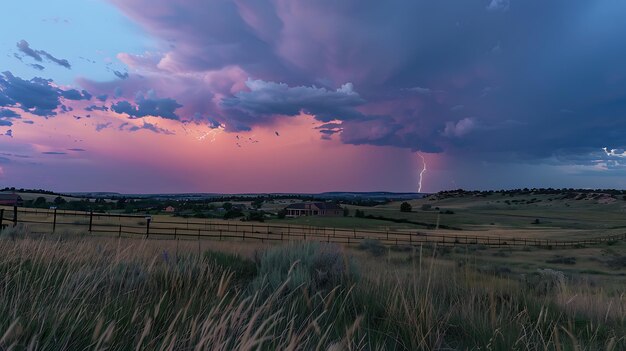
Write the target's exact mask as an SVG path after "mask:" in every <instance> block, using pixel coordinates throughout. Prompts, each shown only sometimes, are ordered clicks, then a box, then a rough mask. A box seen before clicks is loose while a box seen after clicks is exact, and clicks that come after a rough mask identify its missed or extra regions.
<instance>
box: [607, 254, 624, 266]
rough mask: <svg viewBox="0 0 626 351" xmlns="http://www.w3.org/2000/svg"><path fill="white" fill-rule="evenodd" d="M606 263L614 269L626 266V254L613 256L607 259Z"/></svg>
mask: <svg viewBox="0 0 626 351" xmlns="http://www.w3.org/2000/svg"><path fill="white" fill-rule="evenodd" d="M606 265H607V266H609V267H611V268H614V269H620V268H626V256H616V257H612V258H610V259H608V260H607V261H606Z"/></svg>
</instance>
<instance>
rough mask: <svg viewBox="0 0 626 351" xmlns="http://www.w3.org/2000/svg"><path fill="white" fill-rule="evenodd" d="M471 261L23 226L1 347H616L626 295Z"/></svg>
mask: <svg viewBox="0 0 626 351" xmlns="http://www.w3.org/2000/svg"><path fill="white" fill-rule="evenodd" d="M616 245H617V246H619V245H622V244H615V245H613V246H612V247H615V246H616ZM622 249H623V248H622ZM476 252H480V250H478V251H474V252H473V253H472V252H471V251H468V252H464V253H461V252H458V253H457V252H451V253H444V252H441V250H439V249H438V248H437V247H419V248H412V249H410V250H408V249H399V248H395V249H393V250H392V249H391V248H385V247H383V246H381V245H380V244H379V243H377V242H376V241H364V242H362V243H361V245H360V246H359V247H355V248H350V247H342V246H339V245H333V244H324V243H314V242H306V243H291V244H282V245H273V244H261V243H253V242H216V241H197V242H192V241H183V240H176V241H173V240H145V239H129V238H121V239H111V238H99V237H90V236H86V235H75V236H68V235H67V234H66V235H63V236H62V235H50V236H45V237H34V236H32V235H29V233H28V228H27V227H23V226H18V227H16V228H11V229H7V230H5V231H4V232H3V234H2V240H0V277H2V282H1V283H2V284H1V285H0V301H1V302H0V315H2V316H3V318H1V319H0V335H1V338H0V347H2V349H26V350H77V349H96V350H104V349H107V350H131V349H134V350H199V349H211V350H231V349H238V350H241V349H254V350H256V349H260V350H275V349H285V350H311V349H317V350H622V349H624V348H625V347H626V338H625V335H626V324H625V323H626V295H625V294H624V291H623V285H620V284H611V282H610V279H607V280H606V282H604V281H599V280H594V279H587V278H583V277H581V276H578V275H576V274H571V273H567V272H562V271H559V270H555V269H549V268H547V269H546V268H543V269H540V270H535V271H534V272H532V273H529V274H517V273H516V272H514V271H511V270H505V269H503V268H502V267H505V266H502V265H500V266H493V267H491V268H485V267H482V266H481V265H477V264H474V263H472V262H471V257H475V258H478V257H480V254H476ZM468 258H469V259H468ZM622 271H623V270H622Z"/></svg>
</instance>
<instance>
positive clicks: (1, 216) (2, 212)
mask: <svg viewBox="0 0 626 351" xmlns="http://www.w3.org/2000/svg"><path fill="white" fill-rule="evenodd" d="M3 219H4V208H0V231H2V220H3Z"/></svg>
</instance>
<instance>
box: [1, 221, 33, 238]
mask: <svg viewBox="0 0 626 351" xmlns="http://www.w3.org/2000/svg"><path fill="white" fill-rule="evenodd" d="M28 235H30V229H29V228H28V226H27V225H25V224H23V223H18V224H17V225H16V226H8V227H6V228H5V229H2V231H1V232H0V239H11V240H16V239H24V238H25V237H27V236H28Z"/></svg>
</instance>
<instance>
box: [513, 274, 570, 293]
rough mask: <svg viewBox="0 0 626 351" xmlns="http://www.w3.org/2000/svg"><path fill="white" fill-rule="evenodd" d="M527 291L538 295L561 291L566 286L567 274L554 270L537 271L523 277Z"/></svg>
mask: <svg viewBox="0 0 626 351" xmlns="http://www.w3.org/2000/svg"><path fill="white" fill-rule="evenodd" d="M522 281H523V283H524V285H525V286H526V288H527V289H529V290H531V291H534V292H536V293H538V294H542V295H545V294H550V293H553V292H556V291H558V290H560V289H561V288H562V287H563V285H564V284H565V274H564V273H563V272H561V271H556V270H553V269H549V268H546V269H537V271H536V272H534V273H530V274H528V275H523V276H522Z"/></svg>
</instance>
